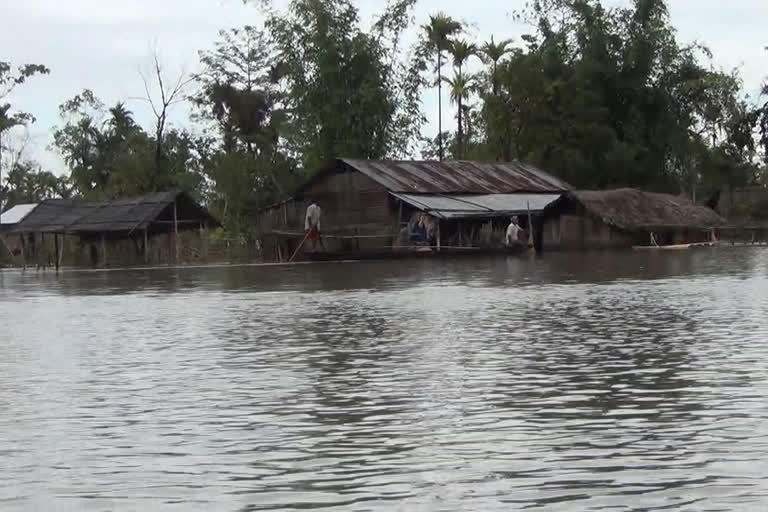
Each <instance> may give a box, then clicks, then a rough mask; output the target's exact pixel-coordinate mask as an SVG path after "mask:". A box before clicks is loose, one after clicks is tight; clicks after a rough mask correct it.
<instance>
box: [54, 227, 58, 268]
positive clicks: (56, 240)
mask: <svg viewBox="0 0 768 512" xmlns="http://www.w3.org/2000/svg"><path fill="white" fill-rule="evenodd" d="M53 250H54V253H55V255H56V256H55V259H56V263H55V266H56V272H58V271H59V234H58V233H54V234H53Z"/></svg>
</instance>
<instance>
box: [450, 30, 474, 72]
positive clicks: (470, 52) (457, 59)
mask: <svg viewBox="0 0 768 512" xmlns="http://www.w3.org/2000/svg"><path fill="white" fill-rule="evenodd" d="M450 51H451V55H452V56H453V65H454V66H456V68H457V69H458V71H459V74H461V73H462V72H463V70H464V64H466V62H467V61H468V60H469V58H470V57H473V56H475V55H477V52H478V50H477V46H475V44H474V43H470V42H469V41H467V40H465V39H457V40H455V41H451V48H450Z"/></svg>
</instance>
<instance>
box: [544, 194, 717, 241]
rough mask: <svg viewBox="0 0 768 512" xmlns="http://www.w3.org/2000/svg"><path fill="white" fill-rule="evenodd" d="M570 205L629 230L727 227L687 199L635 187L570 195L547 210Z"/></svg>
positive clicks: (714, 216)
mask: <svg viewBox="0 0 768 512" xmlns="http://www.w3.org/2000/svg"><path fill="white" fill-rule="evenodd" d="M566 203H567V204H569V205H578V206H579V207H581V208H582V209H583V210H584V211H585V212H586V213H588V214H589V215H591V216H592V217H594V218H596V219H597V220H600V221H602V222H604V223H605V224H608V225H609V226H613V227H616V228H619V229H623V230H626V231H652V230H669V229H680V228H684V229H702V230H707V229H712V228H716V227H720V226H723V225H725V220H724V219H723V218H722V217H720V216H719V215H718V214H717V213H715V212H714V211H713V210H711V209H709V208H707V207H705V206H698V205H695V204H694V203H692V202H691V201H690V200H689V199H687V198H685V197H682V196H673V195H670V194H657V193H653V192H645V191H643V190H637V189H632V188H621V189H615V190H579V191H573V192H568V193H566V194H564V195H563V196H562V197H561V198H560V199H559V200H557V201H555V203H553V204H552V205H550V206H549V207H548V208H547V210H551V211H556V210H558V209H560V208H562V207H563V206H564V204H566Z"/></svg>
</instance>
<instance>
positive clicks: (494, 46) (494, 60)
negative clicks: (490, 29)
mask: <svg viewBox="0 0 768 512" xmlns="http://www.w3.org/2000/svg"><path fill="white" fill-rule="evenodd" d="M511 44H512V39H504V40H502V41H499V42H498V43H496V42H494V40H493V36H491V40H490V41H488V42H487V43H485V44H484V45H483V46H482V48H481V49H480V52H481V54H482V55H483V56H484V57H485V58H486V59H487V60H488V61H490V63H491V65H492V69H491V83H492V85H493V94H494V95H497V94H498V92H499V83H498V66H499V61H500V60H501V59H503V58H504V56H505V55H506V54H508V53H509V52H510V51H511V50H510V48H509V46H510V45H511Z"/></svg>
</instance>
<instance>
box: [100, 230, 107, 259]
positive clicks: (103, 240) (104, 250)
mask: <svg viewBox="0 0 768 512" xmlns="http://www.w3.org/2000/svg"><path fill="white" fill-rule="evenodd" d="M101 266H102V267H106V266H107V237H106V236H105V235H104V234H103V233H102V235H101Z"/></svg>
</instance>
